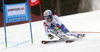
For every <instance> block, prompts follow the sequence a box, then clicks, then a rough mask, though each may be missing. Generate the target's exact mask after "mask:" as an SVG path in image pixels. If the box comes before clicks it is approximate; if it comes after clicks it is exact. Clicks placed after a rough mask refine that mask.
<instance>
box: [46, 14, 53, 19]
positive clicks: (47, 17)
mask: <svg viewBox="0 0 100 52" xmlns="http://www.w3.org/2000/svg"><path fill="white" fill-rule="evenodd" d="M44 18H45V19H49V18H52V15H48V16H44Z"/></svg>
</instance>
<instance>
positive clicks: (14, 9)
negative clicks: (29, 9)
mask: <svg viewBox="0 0 100 52" xmlns="http://www.w3.org/2000/svg"><path fill="white" fill-rule="evenodd" d="M20 10H24V7H22V8H13V9H8V12H10V11H20Z"/></svg>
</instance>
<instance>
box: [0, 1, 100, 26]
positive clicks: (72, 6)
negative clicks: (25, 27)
mask: <svg viewBox="0 0 100 52" xmlns="http://www.w3.org/2000/svg"><path fill="white" fill-rule="evenodd" d="M4 2H5V4H13V3H22V2H26V0H5V1H4ZM40 2H41V9H42V13H43V12H44V11H45V10H46V9H50V10H52V12H53V14H54V15H58V16H65V15H72V14H78V13H85V12H90V11H95V10H99V9H100V7H99V3H100V0H40ZM30 12H31V13H30V15H31V21H32V22H34V21H39V20H43V17H42V18H41V14H40V8H39V5H36V6H33V7H30ZM27 22H28V21H22V22H14V23H9V24H7V26H9V25H15V24H22V23H27ZM3 23H4V22H3V8H2V0H0V27H3Z"/></svg>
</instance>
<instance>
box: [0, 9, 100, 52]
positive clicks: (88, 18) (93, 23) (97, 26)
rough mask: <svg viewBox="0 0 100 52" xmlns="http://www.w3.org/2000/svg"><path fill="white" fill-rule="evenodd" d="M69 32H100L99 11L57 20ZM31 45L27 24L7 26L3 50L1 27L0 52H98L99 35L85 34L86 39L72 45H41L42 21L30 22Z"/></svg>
mask: <svg viewBox="0 0 100 52" xmlns="http://www.w3.org/2000/svg"><path fill="white" fill-rule="evenodd" d="M59 19H60V20H61V22H62V23H63V24H64V25H65V26H66V27H67V28H68V29H69V30H70V31H89V32H91V31H92V32H100V11H94V12H88V13H80V14H74V15H69V16H63V17H60V18H59ZM32 32H33V45H32V44H31V36H30V29H29V23H25V24H21V25H14V26H7V41H8V48H5V44H4V42H5V40H4V39H5V36H4V29H3V27H1V28H0V52H100V34H99V33H87V34H86V37H85V38H83V39H81V40H77V41H75V42H73V43H68V44H66V43H65V42H58V43H51V44H46V45H43V44H41V41H42V40H48V38H47V37H46V36H45V32H44V27H43V21H37V22H32Z"/></svg>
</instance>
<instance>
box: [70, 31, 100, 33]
mask: <svg viewBox="0 0 100 52" xmlns="http://www.w3.org/2000/svg"><path fill="white" fill-rule="evenodd" d="M70 32H71V33H100V32H87V31H70Z"/></svg>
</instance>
